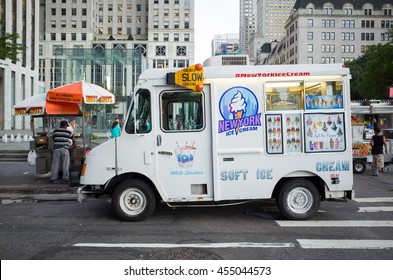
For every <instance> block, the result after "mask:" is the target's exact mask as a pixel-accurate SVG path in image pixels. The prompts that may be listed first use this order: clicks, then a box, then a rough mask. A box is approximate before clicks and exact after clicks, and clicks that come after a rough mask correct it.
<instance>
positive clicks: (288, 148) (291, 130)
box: [284, 114, 302, 153]
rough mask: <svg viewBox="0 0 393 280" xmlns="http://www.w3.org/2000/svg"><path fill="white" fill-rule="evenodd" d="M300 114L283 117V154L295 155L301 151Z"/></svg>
mask: <svg viewBox="0 0 393 280" xmlns="http://www.w3.org/2000/svg"><path fill="white" fill-rule="evenodd" d="M300 118H301V117H300V114H287V115H285V122H284V126H285V128H284V133H285V138H284V139H285V140H284V141H285V152H287V153H296V152H301V151H302V144H301V143H302V142H301V139H302V130H301V122H300Z"/></svg>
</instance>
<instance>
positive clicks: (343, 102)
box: [78, 64, 354, 221]
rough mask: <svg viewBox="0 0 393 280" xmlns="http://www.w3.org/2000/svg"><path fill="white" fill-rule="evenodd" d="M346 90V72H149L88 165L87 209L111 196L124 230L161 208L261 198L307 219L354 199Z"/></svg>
mask: <svg viewBox="0 0 393 280" xmlns="http://www.w3.org/2000/svg"><path fill="white" fill-rule="evenodd" d="M349 82H350V73H349V70H348V69H347V68H345V67H343V66H342V65H338V64H323V65H274V66H220V67H202V65H200V64H197V65H193V66H190V67H187V68H184V69H152V70H147V71H146V72H144V73H142V74H141V75H140V77H139V79H138V84H137V87H136V88H135V93H134V95H133V98H132V103H131V105H130V109H129V112H128V113H127V115H128V116H127V118H126V120H125V123H124V127H123V131H122V134H121V136H120V137H119V138H115V139H111V140H109V141H107V142H105V143H104V144H102V145H100V146H98V147H96V148H94V149H93V150H91V151H90V153H89V155H88V156H87V158H86V160H85V162H84V166H83V168H82V171H81V179H80V183H81V185H82V186H81V187H80V188H79V189H78V193H79V199H80V201H82V200H84V199H85V198H87V197H88V196H95V197H98V196H100V195H102V194H108V195H110V196H111V198H112V206H113V210H114V212H115V214H116V215H117V216H118V217H119V218H120V219H122V220H125V221H141V220H143V219H145V218H147V217H148V216H149V215H150V214H151V213H152V212H153V211H154V208H155V206H156V204H157V202H164V203H167V204H168V205H169V206H173V207H179V206H180V205H181V206H191V205H192V206H193V207H195V205H201V206H202V205H203V206H206V205H209V206H214V205H224V204H229V203H234V202H243V201H250V200H261V203H263V201H262V200H264V199H275V201H276V203H277V206H278V209H279V210H280V212H281V213H282V215H283V217H285V218H287V219H294V220H301V219H308V218H311V217H312V216H313V215H314V214H315V213H316V212H317V211H318V209H319V206H320V202H321V201H323V200H343V201H345V200H347V199H352V198H353V197H354V191H353V189H352V184H353V177H352V148H351V139H352V137H351V118H350V117H351V116H350V87H349Z"/></svg>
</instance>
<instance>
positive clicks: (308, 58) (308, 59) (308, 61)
mask: <svg viewBox="0 0 393 280" xmlns="http://www.w3.org/2000/svg"><path fill="white" fill-rule="evenodd" d="M313 63H314V58H313V57H312V56H309V57H307V64H313Z"/></svg>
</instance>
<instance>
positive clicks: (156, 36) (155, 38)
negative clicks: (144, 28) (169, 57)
mask: <svg viewBox="0 0 393 280" xmlns="http://www.w3.org/2000/svg"><path fill="white" fill-rule="evenodd" d="M153 41H158V33H154V34H153Z"/></svg>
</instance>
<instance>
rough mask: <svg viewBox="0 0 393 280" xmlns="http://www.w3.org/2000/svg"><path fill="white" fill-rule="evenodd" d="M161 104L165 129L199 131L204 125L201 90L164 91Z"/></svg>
mask: <svg viewBox="0 0 393 280" xmlns="http://www.w3.org/2000/svg"><path fill="white" fill-rule="evenodd" d="M161 106H162V107H161V110H162V120H161V124H162V129H163V130H164V131H168V132H171V131H199V130H202V128H203V127H204V119H203V93H201V92H194V91H178V92H172V91H171V92H164V93H162V95H161Z"/></svg>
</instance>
